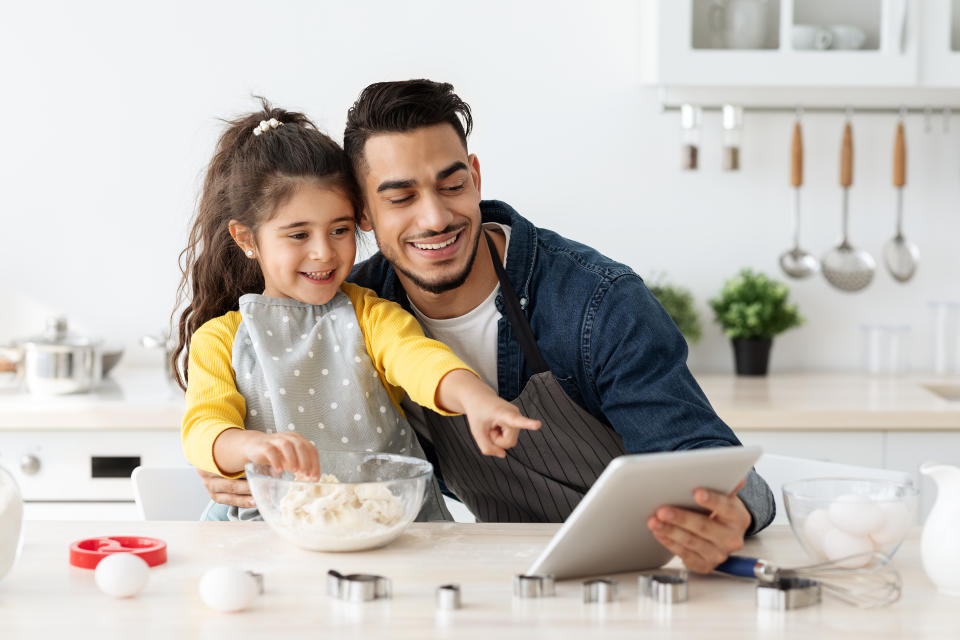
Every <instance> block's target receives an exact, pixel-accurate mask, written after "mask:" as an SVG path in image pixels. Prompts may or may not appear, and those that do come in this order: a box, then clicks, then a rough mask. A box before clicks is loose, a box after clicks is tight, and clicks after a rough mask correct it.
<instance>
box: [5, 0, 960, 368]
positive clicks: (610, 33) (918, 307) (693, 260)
mask: <svg viewBox="0 0 960 640" xmlns="http://www.w3.org/2000/svg"><path fill="white" fill-rule="evenodd" d="M354 5H356V6H354ZM640 33H641V28H640V24H639V11H638V9H637V6H636V4H635V3H634V2H632V1H630V0H610V1H605V2H602V3H591V2H566V1H564V2H560V1H551V2H546V1H544V2H536V3H534V2H515V1H514V2H499V1H498V2H484V3H454V2H449V1H431V2H405V3H401V2H386V1H378V2H366V3H361V2H324V3H320V2H308V1H306V0H303V1H301V2H271V3H262V2H258V3H255V2H249V1H241V2H238V1H231V2H226V1H222V2H185V1H170V2H163V3H160V2H155V3H151V4H150V5H149V6H148V7H146V8H145V7H144V5H143V3H130V2H126V3H121V2H94V1H88V2H82V3H80V2H67V1H62V2H53V1H37V2H29V3H25V2H13V1H11V0H0V60H2V61H3V62H2V65H0V91H2V99H0V122H3V123H4V126H3V134H2V135H0V186H2V189H0V212H2V213H0V216H2V221H3V227H2V230H0V234H2V238H3V241H2V243H0V247H2V251H0V274H2V278H0V300H2V302H0V341H3V340H7V339H11V338H15V337H21V336H24V335H28V334H32V333H34V332H35V331H36V330H37V329H39V328H40V326H42V322H43V316H44V314H46V313H48V312H52V311H57V312H64V313H66V314H68V316H69V317H70V319H71V321H72V323H73V325H74V326H75V327H76V329H77V330H78V331H81V332H83V333H86V334H96V335H100V336H104V337H106V338H108V339H110V340H111V341H114V342H119V343H121V344H123V345H125V346H126V347H127V348H128V355H127V356H126V357H127V358H128V360H130V361H138V360H139V361H143V362H146V361H155V360H156V359H158V355H157V354H154V353H150V352H147V351H145V350H142V349H141V348H140V347H138V346H137V340H138V338H139V336H140V335H141V334H143V333H147V332H154V331H156V330H157V329H158V328H161V327H164V326H165V324H166V322H167V318H168V315H169V312H170V309H171V307H172V304H173V300H174V290H175V287H176V285H177V282H178V278H179V272H178V269H177V265H176V258H177V254H178V252H179V251H180V250H181V249H182V247H183V245H184V242H185V235H186V230H187V227H188V221H189V218H190V216H191V214H192V208H193V205H194V202H195V198H196V195H197V188H198V185H199V181H200V178H201V175H202V171H203V168H204V165H205V162H206V161H207V159H208V156H209V154H210V152H211V150H212V147H213V144H214V141H215V139H216V137H217V135H218V133H219V130H220V128H219V124H218V122H217V121H216V118H217V117H220V116H232V115H236V114H238V113H240V112H242V111H244V110H247V109H250V108H251V107H253V105H254V103H253V101H252V100H251V99H250V97H249V96H250V94H251V93H256V94H262V95H265V96H267V97H269V98H270V99H271V100H273V101H274V102H276V103H278V104H280V105H282V106H284V107H288V108H298V109H302V110H305V111H307V112H308V113H309V114H311V115H312V116H313V117H314V118H315V119H316V121H317V122H318V124H319V125H320V126H321V127H322V128H324V129H326V130H327V131H328V132H330V133H331V135H333V136H334V137H335V138H337V139H340V137H341V135H342V126H343V123H344V116H345V112H346V108H347V107H348V106H349V104H350V103H351V102H352V101H353V100H354V99H355V97H356V96H357V94H358V93H359V92H360V90H361V89H362V88H363V87H364V86H365V85H366V84H368V83H370V82H373V81H377V80H385V79H403V78H409V77H423V76H425V77H430V78H433V79H438V80H446V81H449V82H452V83H453V84H454V85H455V87H456V89H457V91H458V92H459V93H460V94H461V95H462V96H463V97H464V98H465V99H466V100H467V101H468V102H469V103H470V104H471V106H472V107H473V110H474V114H475V117H476V130H475V133H474V135H473V137H472V139H471V150H472V151H474V152H476V153H477V154H478V155H479V157H480V160H481V167H482V170H483V178H484V183H483V192H484V196H485V197H488V198H499V199H503V200H506V201H508V202H510V203H511V204H513V205H514V206H515V207H516V208H517V209H518V210H519V211H520V212H521V213H523V214H524V215H526V216H527V217H529V218H530V219H532V220H533V221H534V222H535V223H537V224H538V225H541V226H545V227H550V228H553V229H555V230H557V231H559V232H561V233H563V234H565V235H567V236H570V237H572V238H575V239H578V240H581V241H583V242H585V243H587V244H591V245H593V246H595V247H597V248H598V249H600V250H602V251H603V252H605V253H607V254H608V255H610V256H612V257H614V258H616V259H619V260H622V261H623V262H626V263H627V264H629V265H631V266H632V267H633V268H635V269H636V270H637V271H638V272H639V273H641V274H643V275H647V274H651V273H652V272H654V271H664V272H666V273H667V274H668V275H669V277H670V279H671V280H673V281H675V282H678V283H681V284H683V285H686V286H688V287H689V288H691V289H692V290H693V291H694V293H695V295H696V297H697V299H698V304H699V306H700V307H701V309H702V311H703V312H704V319H705V320H706V322H707V331H706V336H705V339H704V341H703V342H702V343H701V344H700V345H697V346H696V347H694V348H693V350H692V353H691V365H692V366H693V367H694V368H696V369H699V370H719V371H726V370H730V368H731V356H730V352H729V346H728V344H727V342H726V340H725V339H724V338H723V337H722V335H721V333H720V331H719V329H718V328H717V327H716V326H715V325H713V324H712V323H711V322H710V318H709V316H708V315H707V313H708V312H707V307H706V299H707V298H708V297H709V296H711V295H713V294H714V293H715V292H716V291H717V290H718V289H719V287H720V285H721V284H722V282H723V280H724V279H725V278H726V277H728V276H730V275H732V274H733V273H734V272H736V271H737V270H738V269H739V268H740V267H741V266H752V267H755V268H758V269H761V270H764V271H766V272H767V273H769V274H772V275H775V276H777V277H780V278H783V276H782V275H781V274H779V272H778V268H777V263H776V257H777V255H778V254H779V253H780V252H781V251H783V250H784V249H785V248H786V247H787V246H788V241H789V228H788V224H789V218H788V215H789V209H788V206H789V190H788V186H787V159H788V151H787V146H788V144H789V139H790V125H791V121H792V118H791V117H789V116H756V115H749V114H748V116H747V121H746V128H745V141H744V145H743V150H742V158H743V167H744V168H743V171H741V172H740V173H737V174H724V173H722V172H721V171H720V170H719V165H720V154H719V147H720V135H719V131H718V128H719V123H718V118H717V116H716V115H715V114H710V115H707V116H706V118H705V120H706V122H705V125H706V128H705V136H704V137H705V139H704V142H703V146H702V152H701V159H702V167H703V168H702V170H701V171H699V172H696V173H684V172H681V171H679V170H678V165H679V151H678V140H679V138H678V121H677V117H676V115H675V114H668V115H664V114H660V113H659V112H658V109H657V97H656V92H655V91H653V90H651V89H649V88H643V87H641V86H640V84H639V81H638V73H639V68H640V50H641V42H640ZM786 98H787V99H788V100H789V96H787V97H786ZM855 124H856V131H855V135H856V157H857V167H856V183H855V186H854V190H853V192H852V195H851V202H852V207H853V209H852V236H853V241H854V242H855V243H856V244H857V245H862V246H864V247H866V248H868V249H869V250H871V251H872V252H874V254H875V255H878V254H879V251H880V248H881V246H882V244H883V242H884V241H885V240H886V239H887V238H888V237H889V236H890V235H891V234H892V231H893V223H894V218H893V215H894V213H893V212H894V210H893V206H894V191H893V189H892V188H891V187H890V186H889V181H890V155H891V148H892V136H893V126H894V122H893V119H892V118H888V117H876V116H873V117H865V118H862V119H858V120H857V121H856V123H855ZM908 126H909V129H908V141H909V144H910V147H909V152H910V155H909V159H910V173H909V176H908V179H909V181H910V183H909V187H908V191H907V198H906V207H907V209H906V216H907V217H906V224H907V227H906V228H907V232H908V236H909V237H910V238H911V239H912V240H914V241H915V242H916V243H917V244H919V246H920V248H921V251H922V252H923V253H922V260H923V262H922V265H921V268H920V271H919V273H918V275H917V276H916V278H915V279H914V281H912V282H911V283H910V284H909V285H906V286H903V285H897V284H894V283H893V282H892V281H891V279H890V278H889V276H887V275H886V274H885V273H879V274H878V275H877V278H876V280H875V282H874V284H873V285H872V286H871V287H870V288H869V289H867V290H866V291H864V292H862V293H859V294H855V295H850V294H843V293H840V292H837V291H835V290H833V289H831V288H829V287H828V285H827V284H826V283H825V282H824V281H823V280H822V279H817V280H813V281H810V282H800V283H791V284H792V286H793V292H794V294H793V295H794V298H795V299H796V300H797V301H798V302H799V304H800V306H801V308H802V311H803V312H804V313H805V314H806V316H807V317H808V323H807V325H806V326H804V327H803V328H801V329H799V330H794V331H791V332H790V333H788V334H785V335H784V336H782V337H781V338H780V339H778V341H777V344H776V346H775V348H774V355H773V358H774V360H773V367H774V369H775V370H795V369H856V368H857V367H858V366H859V364H860V335H859V334H860V329H859V325H860V324H861V323H865V322H890V323H908V324H911V325H913V336H912V337H913V339H914V344H915V357H914V364H915V365H916V366H918V367H920V368H923V367H929V365H930V362H931V359H930V355H929V353H928V352H927V351H928V349H927V348H928V345H929V343H930V342H931V340H932V337H931V332H930V329H929V326H928V325H929V316H930V313H929V310H928V309H927V306H926V303H927V301H928V300H932V299H944V298H953V299H960V284H958V275H960V259H958V258H957V248H958V245H960V215H958V211H957V208H958V205H957V203H958V195H960V158H958V156H960V145H958V144H957V142H958V135H960V133H958V132H960V118H958V119H956V120H955V122H954V123H953V126H952V128H951V131H950V132H949V133H946V134H942V133H940V129H939V123H938V126H937V127H935V129H934V132H933V133H930V134H925V133H923V131H922V126H921V123H920V120H919V119H911V120H910V122H909V123H908ZM840 127H841V123H840V118H839V117H834V116H814V117H810V118H808V120H807V121H806V147H807V158H808V164H807V187H806V189H805V195H804V214H805V216H806V229H805V238H804V240H805V243H806V244H807V245H808V246H809V247H810V248H811V249H813V250H815V252H816V253H818V254H819V253H821V252H823V251H825V250H826V249H827V248H828V247H830V246H832V245H834V244H836V242H837V241H838V233H839V226H840V221H839V204H840V192H839V189H838V187H837V178H836V173H837V170H836V169H837V162H838V160H837V156H838V145H839V135H840Z"/></svg>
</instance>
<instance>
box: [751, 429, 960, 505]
mask: <svg viewBox="0 0 960 640" xmlns="http://www.w3.org/2000/svg"><path fill="white" fill-rule="evenodd" d="M737 437H738V438H740V441H741V442H742V443H743V444H744V445H759V446H761V447H763V451H764V453H775V454H778V455H783V456H793V457H797V458H810V459H813V460H823V461H825V462H838V463H841V464H852V465H858V466H864V467H875V468H878V469H893V470H896V471H906V472H907V473H910V474H911V475H912V476H913V481H914V484H915V485H916V487H917V488H918V489H919V491H920V503H919V509H918V519H919V521H920V522H923V520H924V519H925V518H926V516H927V514H928V513H929V512H930V509H931V507H932V506H933V502H934V500H935V499H936V495H937V492H936V485H935V484H934V482H933V481H932V480H930V479H929V478H927V477H926V476H922V475H921V474H920V472H919V470H918V469H919V467H920V465H921V464H922V463H923V462H926V461H927V460H934V461H936V462H942V463H944V464H954V465H960V433H958V432H956V431H919V430H911V431H824V430H810V431H780V430H778V431H763V430H753V429H750V430H743V431H739V432H738V433H737Z"/></svg>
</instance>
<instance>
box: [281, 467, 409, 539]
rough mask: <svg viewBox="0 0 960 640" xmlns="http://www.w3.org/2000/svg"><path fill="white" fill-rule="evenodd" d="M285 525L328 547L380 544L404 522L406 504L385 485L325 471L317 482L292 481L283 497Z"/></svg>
mask: <svg viewBox="0 0 960 640" xmlns="http://www.w3.org/2000/svg"><path fill="white" fill-rule="evenodd" d="M280 517H281V521H282V523H283V526H284V527H285V528H288V529H289V530H290V532H291V533H294V532H295V535H296V536H297V538H298V539H299V540H300V541H301V543H302V542H303V540H304V539H305V538H309V539H310V541H311V544H310V546H313V547H315V548H317V549H320V548H322V549H324V550H328V551H346V550H349V549H353V548H356V547H357V546H358V545H362V546H363V547H370V546H376V543H377V540H378V539H380V538H382V539H383V541H384V542H386V541H388V540H390V539H391V538H392V537H394V536H395V535H396V528H397V527H403V526H404V524H405V523H404V522H403V520H404V518H403V503H402V502H401V501H400V499H399V498H397V497H396V496H395V495H393V493H391V491H390V489H388V488H387V487H386V486H384V485H382V484H361V485H356V486H354V485H350V484H339V481H338V480H337V478H336V476H332V475H324V476H322V477H321V478H320V483H318V484H294V485H293V486H292V487H291V488H290V491H288V492H287V495H285V496H284V497H283V500H281V501H280Z"/></svg>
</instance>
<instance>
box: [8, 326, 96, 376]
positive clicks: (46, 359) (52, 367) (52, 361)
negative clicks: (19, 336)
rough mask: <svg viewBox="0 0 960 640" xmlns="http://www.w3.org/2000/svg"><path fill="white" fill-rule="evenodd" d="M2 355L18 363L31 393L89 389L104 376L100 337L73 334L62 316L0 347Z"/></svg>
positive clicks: (17, 370) (17, 368) (18, 374)
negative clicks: (33, 333)
mask: <svg viewBox="0 0 960 640" xmlns="http://www.w3.org/2000/svg"><path fill="white" fill-rule="evenodd" d="M0 356H3V357H4V358H6V359H8V360H10V361H12V362H13V363H14V364H15V366H16V373H17V376H18V377H19V378H20V379H21V381H22V382H23V384H24V386H25V387H26V388H27V390H28V391H30V392H31V393H36V394H41V395H61V394H66V393H78V392H83V391H89V390H90V389H92V388H93V387H94V386H96V385H97V384H99V383H100V380H101V379H102V377H103V359H102V346H101V344H100V341H98V340H90V339H87V338H82V337H78V336H72V335H70V334H69V333H68V332H67V320H66V318H62V317H55V318H49V319H48V320H47V328H46V331H44V333H43V335H40V336H36V337H34V338H27V339H24V340H17V341H15V342H14V343H13V344H12V345H10V346H6V347H0Z"/></svg>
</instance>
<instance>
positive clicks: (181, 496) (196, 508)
mask: <svg viewBox="0 0 960 640" xmlns="http://www.w3.org/2000/svg"><path fill="white" fill-rule="evenodd" d="M130 480H131V481H132V482H133V497H134V500H135V501H136V504H137V512H138V513H139V514H140V517H141V518H142V519H144V520H199V519H200V515H201V514H202V513H203V510H204V509H205V508H206V506H207V503H209V502H210V496H209V494H207V490H206V489H205V488H204V486H203V482H202V481H201V480H200V476H199V475H197V470H196V469H195V468H194V467H187V466H183V467H137V468H136V469H134V470H133V473H132V474H131V475H130Z"/></svg>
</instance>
